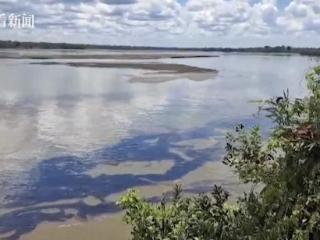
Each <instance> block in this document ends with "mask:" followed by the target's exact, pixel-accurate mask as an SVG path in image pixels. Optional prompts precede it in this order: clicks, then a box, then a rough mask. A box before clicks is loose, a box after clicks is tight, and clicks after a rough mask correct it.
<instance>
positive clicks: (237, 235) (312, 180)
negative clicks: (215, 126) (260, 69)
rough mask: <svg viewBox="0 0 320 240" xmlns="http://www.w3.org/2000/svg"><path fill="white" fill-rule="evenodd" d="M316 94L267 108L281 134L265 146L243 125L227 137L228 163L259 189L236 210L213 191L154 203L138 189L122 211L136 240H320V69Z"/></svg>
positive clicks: (310, 81) (311, 80)
mask: <svg viewBox="0 0 320 240" xmlns="http://www.w3.org/2000/svg"><path fill="white" fill-rule="evenodd" d="M306 79H307V86H308V89H309V94H308V96H307V97H305V98H304V99H291V98H289V92H288V91H286V92H284V93H283V96H282V97H277V98H273V99H270V100H268V101H265V102H264V104H263V105H264V106H263V107H262V110H263V111H265V112H267V117H268V118H270V119H272V120H273V122H274V127H273V128H272V129H271V133H270V136H269V137H268V139H266V140H263V139H262V137H261V134H260V130H259V128H253V129H249V130H247V129H246V128H245V127H244V126H243V125H242V124H240V125H238V126H237V127H236V128H235V131H234V132H233V133H229V134H227V138H226V139H227V142H226V154H225V158H224V161H223V162H224V163H225V164H227V165H228V166H230V167H232V168H233V169H235V171H236V173H237V174H238V175H239V178H240V180H241V181H242V182H244V183H250V184H251V185H252V189H251V191H249V192H248V193H244V195H243V196H242V197H241V198H239V199H238V201H237V203H236V204H234V205H229V204H228V202H227V200H228V196H229V194H228V193H227V192H226V191H224V190H223V189H222V188H221V187H218V186H214V187H213V190H212V192H211V193H210V194H200V195H198V196H194V197H189V198H184V197H182V195H181V187H179V186H177V187H176V188H175V191H174V194H173V197H172V199H170V201H169V200H168V199H167V200H165V199H163V201H162V202H161V203H159V204H152V203H149V202H147V201H146V200H144V199H143V198H141V197H139V196H138V194H137V193H136V192H135V191H134V190H131V191H129V192H128V194H127V195H125V196H123V197H122V198H121V199H120V201H119V205H120V206H121V207H122V208H123V209H124V210H125V211H126V213H125V221H126V222H127V223H128V224H131V225H132V239H134V240H152V239H154V240H158V239H159V240H160V239H170V240H171V239H172V240H173V239H176V240H183V239H194V240H208V239H214V240H215V239H221V240H222V239H223V240H229V239H230V240H233V239H237V240H238V239H239V240H240V239H243V240H245V239H248V240H255V239H257V240H258V239H259V240H278V239H296V240H298V239H299V240H300V239H301V240H307V239H312V240H318V239H320V191H319V190H320V67H317V68H315V69H314V70H313V71H311V72H310V73H309V74H308V75H307V77H306Z"/></svg>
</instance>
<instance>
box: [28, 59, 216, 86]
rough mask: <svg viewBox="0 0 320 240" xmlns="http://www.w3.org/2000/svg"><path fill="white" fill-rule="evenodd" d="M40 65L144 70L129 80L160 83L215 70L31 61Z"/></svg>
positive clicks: (204, 77)
mask: <svg viewBox="0 0 320 240" xmlns="http://www.w3.org/2000/svg"><path fill="white" fill-rule="evenodd" d="M32 64H41V65H66V66H70V67H90V68H117V69H135V70H145V72H142V73H139V74H137V75H131V76H130V77H129V81H130V82H144V83H160V82H166V81H171V80H175V79H190V80H193V81H204V80H208V79H210V78H213V77H215V75H216V74H217V73H218V71H217V70H214V69H209V68H201V67H195V66H189V65H183V64H174V63H172V64H171V63H161V62H159V63H158V62H59V61H56V62H33V63H32Z"/></svg>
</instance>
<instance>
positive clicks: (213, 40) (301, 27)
mask: <svg viewBox="0 0 320 240" xmlns="http://www.w3.org/2000/svg"><path fill="white" fill-rule="evenodd" d="M0 14H2V16H8V15H9V14H16V15H19V14H20V15H21V14H32V15H34V17H35V27H34V28H33V29H12V28H0V39H1V40H19V41H37V42H38V41H48V42H70V43H90V44H106V45H135V46H162V47H169V46H172V47H250V46H265V45H270V46H275V45H291V46H296V47H298V46H301V47H320V0H82V1H80V0H24V1H21V0H0Z"/></svg>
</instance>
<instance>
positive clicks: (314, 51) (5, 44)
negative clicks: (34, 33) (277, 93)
mask: <svg viewBox="0 0 320 240" xmlns="http://www.w3.org/2000/svg"><path fill="white" fill-rule="evenodd" d="M0 48H18V49H32V48H37V49H111V50H183V51H199V50H200V51H208V52H244V53H245V52H250V53H255V52H256V53H297V54H302V55H311V56H320V48H294V47H290V46H284V45H283V46H275V47H271V46H264V47H251V48H175V47H142V46H119V45H92V44H74V43H49V42H18V41H0Z"/></svg>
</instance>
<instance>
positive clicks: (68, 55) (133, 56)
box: [0, 51, 219, 60]
mask: <svg viewBox="0 0 320 240" xmlns="http://www.w3.org/2000/svg"><path fill="white" fill-rule="evenodd" d="M210 57H219V56H217V55H213V54H207V53H206V54H204V53H201V52H200V53H188V52H181V53H177V52H175V53H161V52H159V53H151V52H143V51H141V52H140V53H137V52H134V53H123V52H119V53H90V52H89V53H88V52H85V51H84V52H80V51H79V52H78V53H72V52H62V53H57V52H54V51H53V52H50V51H47V52H33V51H29V52H28V51H24V52H19V51H15V52H14V51H10V52H9V51H8V52H4V51H3V52H0V58H9V59H39V60H41V59H43V60H44V59H117V60H129V59H130V60H146V59H148V60H152V59H163V58H172V59H175V58H210Z"/></svg>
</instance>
